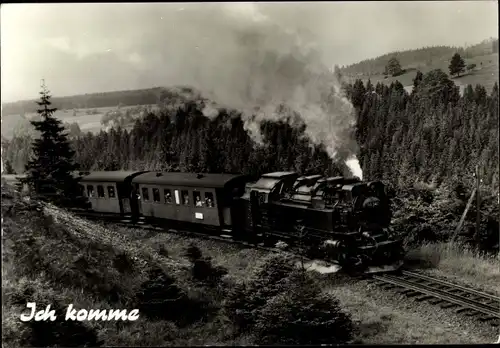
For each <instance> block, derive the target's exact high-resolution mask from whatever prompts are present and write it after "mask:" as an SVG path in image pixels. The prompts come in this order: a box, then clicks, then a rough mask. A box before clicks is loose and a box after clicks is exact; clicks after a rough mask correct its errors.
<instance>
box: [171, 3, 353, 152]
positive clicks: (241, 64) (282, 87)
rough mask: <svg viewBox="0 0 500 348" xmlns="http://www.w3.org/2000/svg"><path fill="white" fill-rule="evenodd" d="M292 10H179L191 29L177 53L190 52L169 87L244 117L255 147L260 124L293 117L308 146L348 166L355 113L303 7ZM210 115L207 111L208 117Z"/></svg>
mask: <svg viewBox="0 0 500 348" xmlns="http://www.w3.org/2000/svg"><path fill="white" fill-rule="evenodd" d="M289 5H290V6H292V5H291V4H287V5H286V7H285V6H284V5H281V4H274V6H271V5H269V4H267V5H266V4H249V3H232V4H231V3H228V4H224V5H220V4H219V5H218V6H215V5H214V4H211V5H210V7H208V6H209V5H207V6H205V5H204V6H203V12H202V13H201V12H199V11H197V9H196V8H190V7H189V6H184V9H183V11H181V12H182V16H188V18H189V21H188V22H189V25H190V26H191V28H184V29H183V30H187V32H184V33H183V43H184V46H183V47H182V50H183V52H188V53H185V54H183V56H182V57H177V58H175V54H174V56H173V59H172V60H173V61H174V62H175V63H176V64H179V65H178V66H179V68H180V69H178V71H181V72H183V73H184V75H183V76H182V77H181V76H178V75H172V78H171V79H169V80H170V82H171V84H175V83H179V82H181V83H183V84H185V85H191V86H193V87H194V88H196V89H197V90H199V91H200V92H201V93H202V95H203V96H204V97H207V98H209V99H211V100H214V101H215V102H216V103H217V105H219V106H223V107H228V108H234V109H237V110H239V111H242V112H243V114H244V121H245V128H246V130H247V131H248V132H249V133H250V135H251V136H252V137H253V138H254V140H256V141H259V140H260V133H259V126H260V123H261V122H262V121H263V120H274V121H279V120H282V121H285V120H286V118H287V116H289V115H290V112H289V111H293V112H296V113H298V114H299V115H300V117H301V118H302V120H303V121H304V123H305V125H306V134H307V136H308V137H309V138H310V139H311V141H312V142H314V143H315V144H323V145H324V147H325V149H326V150H327V151H328V153H329V155H330V157H331V158H332V159H335V160H342V161H345V160H346V159H347V158H348V157H349V156H352V155H353V154H354V153H356V149H357V145H356V143H355V141H354V140H353V137H352V134H351V133H352V127H353V126H354V124H355V119H354V115H353V112H352V106H351V104H350V103H349V102H348V101H347V99H345V98H343V97H342V96H341V95H340V88H339V84H338V81H335V78H334V76H333V74H332V73H331V71H330V70H329V68H328V67H327V64H325V63H324V62H323V56H322V54H321V51H320V48H319V47H318V46H317V45H316V43H315V40H314V36H313V35H312V34H311V33H310V32H308V30H307V27H308V26H309V25H314V22H313V21H312V19H311V21H305V20H304V18H303V16H304V12H303V11H302V9H303V8H302V9H301V8H300V7H297V8H296V9H295V10H294V9H290V8H291V7H289ZM197 6H199V4H198V5H197ZM199 7H200V6H199ZM292 7H293V6H292ZM284 11H285V12H286V11H288V12H287V13H286V14H283V13H285V12H284ZM305 17H307V16H305ZM190 47H191V48H193V47H194V49H192V50H190V49H189V48H190ZM174 58H175V59H174ZM329 66H331V62H330V63H329ZM282 106H285V107H284V108H283V107H282ZM214 109H216V107H214V106H210V107H208V108H206V110H205V112H204V113H205V115H206V116H208V117H213V116H214V115H216V114H217V113H216V111H215V110H214ZM283 110H287V111H288V112H283Z"/></svg>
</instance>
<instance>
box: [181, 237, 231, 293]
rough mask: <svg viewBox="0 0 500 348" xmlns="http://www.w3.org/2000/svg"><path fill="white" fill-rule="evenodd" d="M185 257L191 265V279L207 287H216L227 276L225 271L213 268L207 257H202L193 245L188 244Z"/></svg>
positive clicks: (222, 268) (218, 267) (220, 268)
mask: <svg viewBox="0 0 500 348" xmlns="http://www.w3.org/2000/svg"><path fill="white" fill-rule="evenodd" d="M185 256H186V257H187V258H188V259H189V261H190V262H191V264H192V269H191V271H192V277H193V278H194V279H196V280H199V281H201V282H204V283H206V284H209V285H212V286H214V285H217V284H218V283H219V282H220V280H221V278H222V277H223V276H224V275H226V274H227V269H225V268H224V267H220V266H213V265H212V260H211V259H210V258H209V257H203V255H202V253H201V250H200V249H199V248H198V247H197V246H196V245H194V244H190V245H189V247H188V248H187V250H186V252H185Z"/></svg>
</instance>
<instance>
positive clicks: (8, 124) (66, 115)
mask: <svg viewBox="0 0 500 348" xmlns="http://www.w3.org/2000/svg"><path fill="white" fill-rule="evenodd" d="M138 106H140V107H147V106H149V107H151V109H152V110H155V109H157V106H156V105H134V106H123V107H121V108H120V111H122V112H124V111H126V110H128V109H133V108H136V107H138ZM93 110H95V111H96V112H97V113H96V114H88V113H87V112H91V111H93ZM116 110H118V109H117V107H116V106H109V107H102V108H88V109H77V110H73V109H70V110H57V111H56V112H55V113H54V116H55V117H56V118H58V119H60V120H61V121H63V122H68V123H73V122H76V123H78V126H80V129H81V130H82V132H92V133H97V132H99V131H100V130H101V129H104V128H105V127H104V126H103V125H102V124H101V118H102V117H103V116H104V115H105V114H106V113H107V112H108V111H116ZM35 115H36V114H34V113H31V114H26V115H25V117H23V116H21V115H8V116H2V136H3V137H5V138H7V139H11V138H12V136H13V135H14V131H15V130H16V129H18V128H19V127H21V126H22V125H23V124H26V123H27V121H29V120H30V119H32V118H33V116H35ZM137 116H138V115H134V117H137Z"/></svg>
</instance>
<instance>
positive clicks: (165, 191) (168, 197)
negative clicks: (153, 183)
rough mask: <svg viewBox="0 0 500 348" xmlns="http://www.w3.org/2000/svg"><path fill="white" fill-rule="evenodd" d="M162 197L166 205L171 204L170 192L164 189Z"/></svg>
mask: <svg viewBox="0 0 500 348" xmlns="http://www.w3.org/2000/svg"><path fill="white" fill-rule="evenodd" d="M163 196H164V198H165V203H166V204H172V192H170V190H169V189H164V190H163Z"/></svg>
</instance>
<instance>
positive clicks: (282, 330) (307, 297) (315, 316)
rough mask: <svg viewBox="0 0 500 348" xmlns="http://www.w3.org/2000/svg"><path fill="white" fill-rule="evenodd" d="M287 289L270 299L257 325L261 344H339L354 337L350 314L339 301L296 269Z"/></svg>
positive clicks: (258, 340) (258, 339)
mask: <svg viewBox="0 0 500 348" xmlns="http://www.w3.org/2000/svg"><path fill="white" fill-rule="evenodd" d="M288 281H289V283H288V287H287V288H288V291H287V292H285V293H280V294H278V295H277V296H275V297H273V298H271V299H270V300H269V302H268V303H267V304H266V305H265V307H264V308H263V309H262V311H261V312H260V313H259V317H258V318H257V321H256V325H255V334H256V337H257V343H258V344H339V343H345V342H347V341H349V340H350V339H351V338H352V332H353V325H352V321H351V319H350V316H349V315H348V314H346V313H344V312H342V310H341V308H340V306H339V302H338V301H337V300H336V299H334V298H333V297H332V296H331V295H327V294H324V293H322V292H321V289H320V288H319V287H318V286H317V284H315V283H314V282H313V281H311V279H310V278H306V279H304V275H303V274H301V273H300V271H295V272H294V273H293V274H292V275H291V276H290V277H289V279H288Z"/></svg>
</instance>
